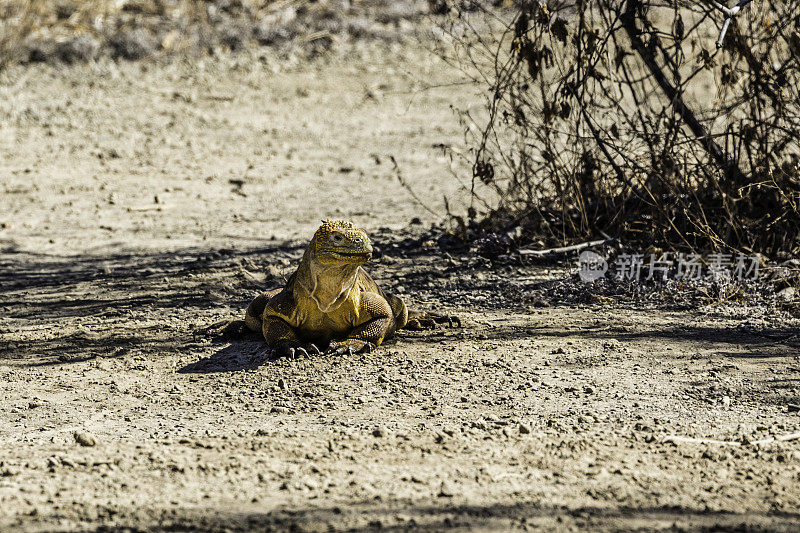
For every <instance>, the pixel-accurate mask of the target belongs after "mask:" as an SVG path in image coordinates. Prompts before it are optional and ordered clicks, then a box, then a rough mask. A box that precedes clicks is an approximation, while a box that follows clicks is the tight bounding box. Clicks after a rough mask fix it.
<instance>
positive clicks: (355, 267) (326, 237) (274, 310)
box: [245, 220, 450, 357]
mask: <svg viewBox="0 0 800 533" xmlns="http://www.w3.org/2000/svg"><path fill="white" fill-rule="evenodd" d="M371 258H372V243H371V242H370V240H369V237H367V234H366V233H365V232H364V231H363V230H362V229H360V228H358V227H356V226H355V225H353V224H352V223H351V222H347V221H342V220H327V221H324V222H323V223H322V226H320V227H319V229H318V230H317V231H316V233H314V237H313V238H312V239H311V242H310V243H309V244H308V247H307V248H306V250H305V253H304V254H303V259H302V260H301V261H300V266H299V267H298V268H297V270H296V271H295V272H294V274H292V275H291V277H290V278H289V280H288V281H287V283H286V286H285V287H284V288H283V289H278V290H274V291H270V292H266V293H264V294H261V295H260V296H258V297H257V298H256V299H255V300H253V302H252V303H251V304H250V305H249V306H248V308H247V311H246V313H245V323H246V324H247V326H248V327H249V328H250V329H252V330H253V331H256V332H260V333H263V335H264V339H265V340H266V342H267V345H268V346H269V347H271V348H274V349H276V350H277V351H278V352H279V353H280V354H283V355H289V356H291V357H294V355H295V353H298V352H299V353H302V354H309V353H311V354H315V353H321V352H322V351H323V350H324V351H326V353H336V354H342V353H347V352H350V353H356V352H362V351H370V350H372V349H373V348H375V347H377V346H380V344H381V343H382V342H383V341H384V340H385V339H388V338H390V337H391V336H392V335H394V333H395V332H396V331H397V330H398V329H401V328H403V327H410V328H412V329H421V328H423V327H430V326H432V325H434V323H435V322H448V321H450V319H449V318H448V317H441V316H431V315H426V314H425V313H415V312H414V313H411V318H410V319H409V311H408V309H407V308H406V305H405V303H403V300H401V299H400V298H398V297H397V296H394V295H392V294H388V293H385V292H383V291H382V290H381V289H380V288H379V287H378V285H377V284H376V283H375V281H374V280H373V279H372V277H370V275H369V274H367V272H366V271H365V270H364V269H363V268H362V267H361V265H363V264H364V263H366V262H367V261H369V260H370V259H371Z"/></svg>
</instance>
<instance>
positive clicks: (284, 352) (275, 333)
mask: <svg viewBox="0 0 800 533" xmlns="http://www.w3.org/2000/svg"><path fill="white" fill-rule="evenodd" d="M262 327H263V331H264V340H265V341H267V346H269V347H270V348H272V349H274V350H275V351H276V352H277V353H278V356H282V357H288V358H290V359H294V358H295V357H297V356H298V355H304V356H306V357H308V356H309V355H319V354H320V353H322V352H321V351H320V349H319V348H317V345H316V344H314V343H304V342H302V341H301V340H300V338H299V337H298V336H297V333H295V331H294V328H292V326H290V325H289V324H288V323H287V322H286V321H285V320H283V319H282V318H280V317H276V316H265V317H264V319H263V322H262Z"/></svg>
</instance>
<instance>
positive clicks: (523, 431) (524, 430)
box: [519, 424, 531, 435]
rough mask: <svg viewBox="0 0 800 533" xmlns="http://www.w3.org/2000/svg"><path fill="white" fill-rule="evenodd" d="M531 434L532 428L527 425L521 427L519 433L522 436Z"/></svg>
mask: <svg viewBox="0 0 800 533" xmlns="http://www.w3.org/2000/svg"><path fill="white" fill-rule="evenodd" d="M530 432H531V428H530V427H529V426H527V425H525V424H520V425H519V433H520V435H527V434H529V433H530Z"/></svg>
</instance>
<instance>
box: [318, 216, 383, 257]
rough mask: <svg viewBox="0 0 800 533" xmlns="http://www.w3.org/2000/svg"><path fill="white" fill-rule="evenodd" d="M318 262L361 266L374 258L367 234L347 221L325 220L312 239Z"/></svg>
mask: <svg viewBox="0 0 800 533" xmlns="http://www.w3.org/2000/svg"><path fill="white" fill-rule="evenodd" d="M311 246H312V247H313V248H314V255H315V258H316V260H317V261H318V262H319V263H321V264H323V265H360V264H363V263H366V262H367V261H369V260H370V259H371V258H372V243H371V242H370V240H369V237H367V234H366V233H365V232H364V230H362V229H361V228H358V227H356V226H355V225H354V224H353V223H352V222H348V221H346V220H324V221H323V222H322V225H321V226H320V227H319V229H318V230H317V232H316V233H314V238H313V239H311Z"/></svg>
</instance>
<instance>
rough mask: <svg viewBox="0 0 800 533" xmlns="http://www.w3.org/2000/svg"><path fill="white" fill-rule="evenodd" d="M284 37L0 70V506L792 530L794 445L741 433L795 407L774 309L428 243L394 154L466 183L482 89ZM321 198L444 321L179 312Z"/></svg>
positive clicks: (87, 515)
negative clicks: (300, 328)
mask: <svg viewBox="0 0 800 533" xmlns="http://www.w3.org/2000/svg"><path fill="white" fill-rule="evenodd" d="M275 61H277V59H276V58H273V57H264V58H262V59H258V58H255V57H245V56H237V57H233V58H229V57H222V58H218V59H215V60H207V61H206V62H205V63H204V64H203V65H202V66H201V68H196V67H194V66H190V65H187V64H183V63H180V62H166V63H155V64H154V63H150V64H121V65H113V64H100V65H89V66H76V67H73V68H58V69H54V68H52V67H36V68H30V69H27V70H12V71H9V72H10V73H6V79H5V80H4V82H3V86H2V88H0V93H2V98H1V99H0V124H1V125H2V128H0V132H2V133H0V153H2V155H3V159H2V162H0V173H1V174H2V187H3V189H2V192H1V193H0V224H2V226H0V227H1V228H2V229H0V240H2V253H0V310H1V311H2V322H0V383H1V384H2V388H0V401H2V409H1V410H0V530H24V531H52V530H65V531H73V530H86V531H94V530H110V529H121V528H128V529H129V530H133V531H150V530H170V531H182V530H192V529H203V530H214V531H239V530H253V529H261V530H269V529H273V530H286V529H292V530H300V531H305V530H309V531H329V530H348V529H349V530H356V531H362V530H374V529H379V528H383V529H389V530H392V529H395V530H405V529H409V528H414V527H417V528H421V529H427V530H449V529H454V530H458V529H483V530H506V529H531V528H535V527H541V528H546V529H552V530H577V529H591V530H610V531H611V530H630V529H641V530H658V529H670V530H674V529H677V530H715V528H723V529H735V528H739V529H740V530H743V531H772V530H782V531H795V530H797V528H798V527H799V526H800V522H799V521H798V520H799V519H800V514H798V506H800V441H798V440H793V441H786V442H765V443H762V444H757V445H754V444H752V442H753V441H757V440H763V439H770V438H773V437H778V436H782V435H788V434H792V433H794V432H798V431H800V415H798V413H796V412H793V411H790V410H788V409H787V405H788V404H790V403H794V404H797V403H800V401H798V399H799V398H800V381H798V372H800V358H798V349H800V341H798V338H797V336H796V335H795V334H794V332H796V331H797V330H796V327H797V325H796V324H790V323H785V322H780V321H777V320H771V319H770V317H761V318H759V320H761V322H762V323H763V324H764V325H765V326H769V327H771V328H772V332H773V336H772V337H764V336H758V335H754V334H752V333H750V332H748V331H744V330H742V329H741V328H739V327H738V326H739V325H741V324H742V322H743V321H745V320H748V319H752V318H753V316H754V315H755V314H756V310H749V309H740V310H736V311H734V312H732V313H729V314H727V315H725V316H723V315H721V314H720V313H714V312H680V313H679V312H667V311H659V310H656V309H643V308H626V307H622V306H619V305H609V304H608V303H592V304H586V305H565V304H563V303H562V302H560V301H558V299H557V298H555V297H548V295H549V294H554V293H551V292H548V291H549V288H550V287H552V286H553V285H552V284H553V283H555V282H556V281H554V280H558V279H559V278H563V277H565V276H568V272H567V271H566V270H564V269H554V270H553V269H550V270H548V269H544V268H541V267H539V268H536V267H492V265H490V264H488V263H487V262H484V261H481V260H479V259H478V258H475V257H471V256H469V255H463V256H459V255H455V256H453V255H451V256H447V255H445V254H443V253H441V252H440V251H439V250H438V249H437V248H436V247H435V246H433V247H431V246H430V243H428V244H419V240H414V239H415V238H417V237H419V236H420V235H421V231H422V230H421V229H420V228H419V226H418V225H417V226H413V227H411V228H409V226H408V224H409V222H410V220H411V219H412V218H414V217H417V218H419V219H420V221H421V222H422V223H423V224H428V223H430V222H434V221H436V219H437V217H435V216H433V215H431V214H430V213H428V212H426V211H425V210H424V209H423V208H421V207H420V206H419V205H418V203H417V202H415V201H414V200H413V199H412V198H411V197H410V196H409V194H408V192H407V191H406V190H405V189H404V188H403V187H402V186H401V185H400V184H399V182H398V180H397V178H396V175H395V171H394V169H393V166H392V165H391V163H390V161H389V156H390V155H392V156H394V157H395V158H396V160H397V161H398V163H399V165H400V167H401V170H402V172H403V175H404V177H405V179H406V180H407V181H408V183H409V184H410V185H411V186H412V187H413V188H414V190H415V191H417V193H418V194H419V196H420V197H421V198H422V199H423V200H424V201H425V202H426V203H429V205H430V206H431V207H432V208H434V209H435V210H437V211H438V210H441V205H442V200H441V198H442V196H443V195H445V194H447V195H450V196H451V197H452V198H454V199H455V200H454V201H458V198H461V200H462V201H463V197H459V191H458V189H459V185H458V183H457V182H456V181H455V180H454V179H452V178H450V177H449V161H448V160H447V159H446V158H444V157H442V155H441V151H440V150H439V149H438V148H436V145H440V144H457V143H458V140H459V138H460V135H461V127H460V126H459V124H458V121H457V117H456V116H455V115H454V114H453V113H452V112H451V110H450V107H449V106H450V104H454V105H458V106H461V107H464V106H468V105H470V103H471V102H474V104H475V105H479V99H477V98H476V96H475V94H474V90H472V89H471V88H469V87H464V86H460V85H448V84H450V83H451V82H452V81H453V80H454V79H455V78H454V77H453V75H452V73H449V72H448V71H447V70H446V69H445V67H444V66H443V65H442V64H441V63H438V62H436V61H434V60H431V59H429V58H428V56H427V55H425V54H424V53H423V52H422V51H418V50H417V51H415V50H409V49H404V50H397V49H395V50H392V49H381V50H376V49H371V48H369V47H363V48H359V49H354V50H353V51H352V53H350V54H349V55H347V56H341V55H340V56H335V57H333V58H329V59H317V60H316V61H315V62H313V63H311V64H307V65H296V66H292V65H288V66H283V67H282V68H280V69H278V68H273V65H274V64H275V63H274V62H275ZM426 85H445V86H443V87H439V88H436V89H429V90H420V89H423V88H424V87H425V86H426ZM156 198H157V201H156ZM324 217H342V218H350V219H353V220H355V221H356V222H357V223H359V224H361V225H363V226H364V227H365V228H367V229H368V230H369V232H370V234H371V235H372V236H373V239H374V241H375V243H376V246H377V247H378V248H379V249H380V251H381V254H380V257H379V258H378V259H377V260H376V261H375V264H374V265H372V266H371V269H370V270H371V272H373V273H374V275H375V277H376V279H378V280H379V282H380V283H382V285H383V286H385V287H386V288H389V289H390V290H392V291H395V292H398V293H401V294H404V295H407V296H409V297H410V300H411V301H412V302H414V303H415V304H417V305H418V306H421V307H423V308H428V309H433V308H436V309H438V310H442V311H445V312H448V313H457V314H459V315H461V316H462V317H463V319H464V324H465V327H463V328H461V329H441V330H437V331H433V332H420V333H405V332H403V334H401V335H400V336H399V338H398V339H397V340H396V341H393V342H391V343H389V344H388V345H387V346H385V347H384V348H382V349H380V350H378V351H376V352H375V353H372V354H368V355H358V356H354V357H336V358H322V357H318V358H311V359H299V360H295V361H288V360H277V361H274V360H272V359H270V358H269V357H268V354H265V352H264V345H263V344H262V343H261V342H259V341H258V340H241V341H236V342H233V343H217V342H212V340H211V339H208V338H206V337H204V336H202V335H200V336H198V335H196V334H195V331H196V330H197V329H198V328H202V327H203V326H206V325H209V324H212V323H214V322H216V321H219V320H222V319H226V318H234V317H238V316H239V315H240V313H241V312H242V309H243V308H244V306H246V305H247V303H248V302H249V300H250V299H251V298H252V297H253V296H254V295H256V294H257V293H258V292H259V291H260V290H262V289H263V288H270V287H276V286H279V285H280V284H281V283H282V278H283V276H285V275H287V274H289V273H291V268H292V265H293V264H295V263H296V261H297V259H298V258H299V256H300V254H301V252H302V248H301V247H302V241H303V240H304V239H307V238H308V236H309V235H310V233H311V232H312V231H313V229H314V228H315V227H316V225H317V224H318V221H319V219H321V218H324ZM382 228H383V229H382ZM422 240H424V239H422ZM533 294H537V295H539V296H537V298H538V300H534V299H533V298H532V295H533ZM542 298H543V300H542ZM76 434H77V435H79V437H80V439H81V440H83V441H84V443H86V444H88V443H91V442H92V441H94V445H93V446H82V445H80V444H78V443H77V442H76V437H75V435H76ZM670 435H680V436H686V437H695V438H706V439H718V440H728V441H735V442H737V443H738V444H739V445H720V444H709V443H680V444H675V443H673V442H669V436H670Z"/></svg>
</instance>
